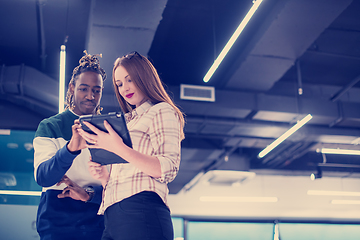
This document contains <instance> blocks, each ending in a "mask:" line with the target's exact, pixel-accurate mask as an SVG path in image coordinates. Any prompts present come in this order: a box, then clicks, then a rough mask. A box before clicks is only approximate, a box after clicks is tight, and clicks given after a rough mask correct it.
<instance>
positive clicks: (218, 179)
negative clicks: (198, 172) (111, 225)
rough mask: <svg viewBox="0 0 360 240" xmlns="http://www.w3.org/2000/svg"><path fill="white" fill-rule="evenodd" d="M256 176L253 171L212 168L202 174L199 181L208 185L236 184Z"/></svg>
mask: <svg viewBox="0 0 360 240" xmlns="http://www.w3.org/2000/svg"><path fill="white" fill-rule="evenodd" d="M255 176H256V174H255V173H254V172H246V171H232V170H212V171H209V172H207V173H206V174H205V175H204V176H202V178H201V181H202V182H203V183H205V184H210V185H222V186H237V185H240V184H241V183H243V182H244V181H245V180H249V179H252V178H254V177H255Z"/></svg>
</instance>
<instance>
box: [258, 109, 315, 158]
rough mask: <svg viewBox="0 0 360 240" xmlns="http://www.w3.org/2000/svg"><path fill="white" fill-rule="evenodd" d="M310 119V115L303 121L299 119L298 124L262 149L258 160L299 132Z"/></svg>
mask: <svg viewBox="0 0 360 240" xmlns="http://www.w3.org/2000/svg"><path fill="white" fill-rule="evenodd" d="M311 119H312V116H311V114H308V115H306V117H304V118H303V119H301V120H300V121H299V122H298V123H296V124H295V125H294V126H292V127H291V128H290V129H289V130H287V131H286V132H285V133H284V134H283V135H281V136H280V137H279V138H278V139H276V140H275V141H274V142H272V143H271V144H270V145H268V146H267V147H266V148H264V149H263V150H262V151H261V152H260V153H259V155H258V157H259V158H262V157H264V156H265V155H266V154H268V153H269V152H270V151H271V150H273V149H274V148H276V146H277V145H279V144H280V143H282V142H283V141H284V140H285V139H287V138H288V137H290V136H291V135H292V134H293V133H294V132H296V131H297V130H299V128H301V127H302V126H304V125H305V124H306V123H307V122H308V121H310V120H311Z"/></svg>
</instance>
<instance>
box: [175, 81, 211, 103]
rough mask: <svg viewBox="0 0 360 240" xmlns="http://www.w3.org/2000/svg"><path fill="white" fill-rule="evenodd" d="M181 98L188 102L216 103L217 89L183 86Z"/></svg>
mask: <svg viewBox="0 0 360 240" xmlns="http://www.w3.org/2000/svg"><path fill="white" fill-rule="evenodd" d="M180 98H181V99H186V100H195V101H206V102H215V88H214V87H206V86H195V85H188V84H181V85H180Z"/></svg>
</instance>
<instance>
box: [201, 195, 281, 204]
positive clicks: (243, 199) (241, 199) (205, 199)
mask: <svg viewBox="0 0 360 240" xmlns="http://www.w3.org/2000/svg"><path fill="white" fill-rule="evenodd" d="M200 201H201V202H228V203H230V202H277V201H278V198H277V197H221V196H220V197H218V196H202V197H200Z"/></svg>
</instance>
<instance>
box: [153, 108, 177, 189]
mask: <svg viewBox="0 0 360 240" xmlns="http://www.w3.org/2000/svg"><path fill="white" fill-rule="evenodd" d="M149 133H150V140H151V144H152V146H153V149H154V153H153V154H152V155H153V156H155V157H157V158H158V159H159V162H160V165H161V177H160V178H156V180H157V181H159V182H162V183H169V182H171V181H172V180H174V178H175V177H176V175H177V173H178V171H179V166H180V158H181V157H180V154H181V148H180V142H181V139H180V120H179V117H178V115H177V113H176V112H175V110H174V109H173V108H172V107H170V106H169V107H166V108H161V109H160V110H159V111H158V112H157V114H156V115H155V116H154V118H153V121H152V125H151V126H150V131H149Z"/></svg>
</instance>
